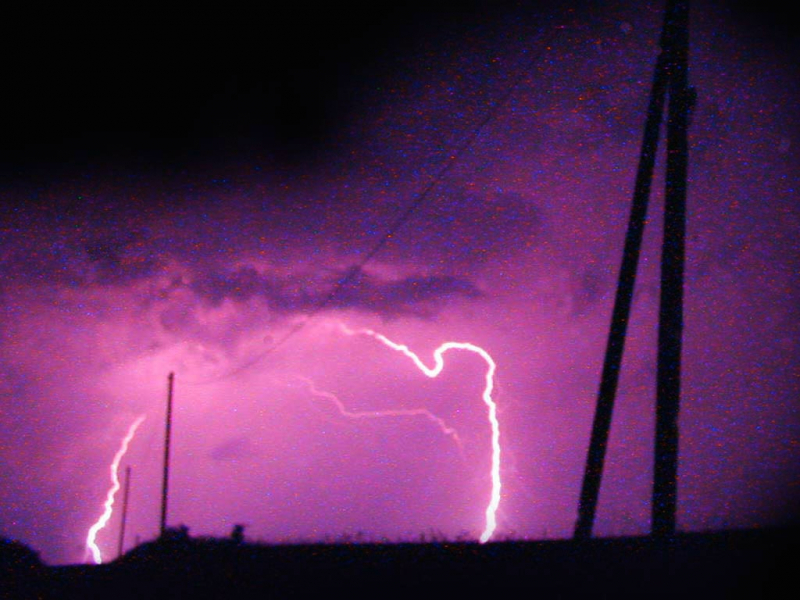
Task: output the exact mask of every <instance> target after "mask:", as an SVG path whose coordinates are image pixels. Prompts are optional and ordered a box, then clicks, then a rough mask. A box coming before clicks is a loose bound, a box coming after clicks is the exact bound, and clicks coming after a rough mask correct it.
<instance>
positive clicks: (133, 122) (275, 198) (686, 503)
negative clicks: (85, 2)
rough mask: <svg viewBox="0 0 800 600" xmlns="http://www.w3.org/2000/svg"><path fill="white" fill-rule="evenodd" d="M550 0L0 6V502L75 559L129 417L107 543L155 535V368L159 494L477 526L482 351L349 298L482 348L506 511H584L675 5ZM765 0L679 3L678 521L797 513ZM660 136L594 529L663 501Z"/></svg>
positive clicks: (341, 521)
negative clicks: (627, 234) (668, 11)
mask: <svg viewBox="0 0 800 600" xmlns="http://www.w3.org/2000/svg"><path fill="white" fill-rule="evenodd" d="M557 4H561V3H552V4H550V3H544V2H501V3H488V2H471V3H469V2H468V3H466V4H463V5H462V7H461V8H460V9H455V8H453V7H451V6H449V5H447V4H445V3H437V2H434V3H432V4H431V3H411V4H409V5H407V6H405V7H404V8H397V9H389V8H386V9H385V10H383V9H381V10H377V9H375V10H373V11H371V12H368V13H366V14H364V13H357V12H356V9H355V8H354V6H355V4H347V3H345V5H344V6H342V7H339V8H338V9H337V10H335V11H334V9H332V8H331V9H324V10H323V12H321V13H320V12H317V13H315V12H314V11H305V10H301V9H300V8H298V9H296V10H289V9H287V12H286V13H280V14H278V13H277V12H276V13H266V14H259V15H255V14H247V13H244V12H236V11H233V10H230V11H229V10H227V9H225V12H223V13H221V14H211V13H202V14H200V13H195V14H191V15H186V14H163V13H159V18H158V19H155V18H154V17H153V14H154V13H151V12H149V11H148V10H147V9H144V8H142V9H137V10H139V12H138V13H132V14H129V15H121V14H120V13H119V12H118V11H117V10H116V9H115V10H114V11H113V12H111V11H109V12H107V13H106V14H100V15H99V18H100V22H102V23H105V24H104V25H103V26H102V27H99V28H97V29H94V28H90V27H89V26H88V25H87V24H86V23H88V22H90V21H88V20H86V19H85V18H84V17H87V15H88V14H89V13H87V14H86V15H84V14H70V15H58V14H52V15H49V16H47V17H43V16H41V15H21V16H20V17H19V20H18V21H16V20H14V21H12V25H13V26H14V28H15V32H14V36H11V38H10V41H9V38H8V36H6V40H5V41H4V42H3V43H4V44H8V45H9V47H8V48H7V49H4V54H5V55H6V56H9V54H8V52H11V51H12V50H13V51H14V52H15V53H16V54H14V55H15V56H18V57H19V60H18V61H12V62H13V64H12V65H11V66H10V67H9V72H8V76H7V79H6V82H5V83H4V91H3V94H4V96H5V97H7V99H8V102H6V108H5V109H4V112H3V114H2V124H3V128H4V131H5V134H4V136H3V137H4V141H3V142H2V158H3V163H2V165H0V175H2V182H0V184H1V185H0V197H1V198H2V212H1V213H0V231H1V232H2V237H0V273H1V274H2V279H0V311H2V319H1V320H0V417H1V419H0V434H2V435H0V478H2V486H0V534H2V535H3V536H6V537H11V538H16V539H19V540H21V541H23V542H25V543H27V544H29V545H31V546H32V547H33V548H35V549H36V550H38V551H39V552H41V554H42V557H43V558H44V559H45V560H46V561H48V562H52V563H70V562H79V561H82V560H85V559H86V551H85V546H84V540H85V537H86V532H87V530H88V529H89V527H90V526H91V525H92V523H94V522H95V521H96V519H97V518H98V517H99V516H100V513H101V512H102V503H103V501H104V499H105V495H106V492H107V490H108V487H109V485H110V481H109V473H108V465H109V463H110V461H111V459H112V458H113V456H114V454H115V452H116V451H117V449H118V447H119V444H120V441H121V439H122V438H123V436H124V435H125V432H126V431H127V429H128V427H129V426H130V425H131V423H133V422H134V420H135V419H136V418H137V417H138V416H140V415H146V420H145V421H144V423H143V424H142V426H141V427H140V428H139V430H138V431H137V433H136V436H135V437H134V439H133V441H132V442H131V445H130V448H129V451H128V453H127V455H126V456H125V457H124V459H123V461H122V466H123V467H124V466H125V465H130V466H131V467H132V469H133V479H132V488H131V501H130V514H129V519H128V532H127V539H128V541H129V546H130V545H132V544H133V543H135V541H136V540H137V539H139V540H141V541H144V540H147V539H151V538H153V537H154V536H155V535H156V534H157V531H158V520H159V494H160V484H161V482H160V475H161V460H162V434H163V428H164V412H165V396H166V381H167V374H168V373H169V372H170V371H174V372H175V374H176V375H175V377H176V386H175V410H174V425H173V472H172V480H171V490H172V494H171V498H170V510H169V522H170V524H172V525H179V524H185V525H187V526H188V527H189V528H190V531H191V533H193V534H198V535H201V534H207V535H228V534H229V533H230V531H231V529H232V527H233V525H234V524H236V523H244V524H246V525H247V528H246V534H247V535H248V537H250V538H251V539H261V540H263V541H269V542H276V541H288V542H291V541H301V540H325V539H334V540H335V539H341V538H342V537H344V536H355V535H362V536H363V537H364V538H366V539H373V540H380V539H389V540H405V539H418V538H419V536H420V534H422V533H425V534H426V535H430V534H431V533H432V532H433V533H434V534H435V535H439V536H446V537H453V538H455V537H457V536H463V537H466V538H469V539H472V538H476V537H477V536H478V535H479V534H480V531H481V530H482V528H483V511H484V509H485V507H486V504H487V502H488V495H489V491H490V481H489V464H490V463H489V461H490V445H489V444H490V431H489V428H488V424H487V420H486V408H485V406H484V405H483V403H482V401H481V397H480V395H481V392H482V385H483V377H484V374H485V368H486V367H485V363H484V362H483V361H482V360H481V359H480V358H479V357H477V356H476V355H473V354H469V353H464V352H460V353H459V352H452V353H448V354H447V355H446V364H445V369H444V372H443V373H442V375H441V376H440V377H439V378H438V379H435V380H429V379H427V378H426V377H424V376H423V375H422V374H421V373H420V372H419V371H418V370H417V369H416V367H414V365H413V364H412V363H411V362H410V361H409V360H408V359H406V358H405V357H403V356H401V355H399V354H397V353H395V352H393V351H391V350H390V349H388V348H386V347H384V346H381V345H380V344H379V343H377V342H376V341H375V340H374V339H372V338H370V337H367V336H359V335H356V336H347V335H343V334H342V332H341V329H340V328H339V324H340V323H344V324H346V325H347V326H349V327H351V328H352V329H358V328H361V327H370V328H373V329H375V330H377V331H380V332H382V333H384V334H385V335H387V336H388V337H389V338H391V339H393V340H395V341H397V342H401V343H404V344H407V345H408V346H409V347H410V348H411V349H412V350H414V351H416V352H417V353H418V354H419V355H420V356H421V357H422V359H423V360H424V361H426V362H428V363H429V364H431V363H432V352H433V350H434V349H435V348H436V347H437V346H438V345H439V344H441V343H443V342H445V341H461V342H471V343H473V344H476V345H479V346H481V347H482V348H484V349H486V351H487V352H489V353H490V354H491V355H492V357H493V358H494V360H495V362H496V364H497V373H496V382H495V383H496V388H495V392H494V398H495V400H496V402H497V405H498V411H499V412H498V418H499V421H500V431H501V443H502V447H503V455H502V464H501V475H502V479H503V493H502V499H501V503H500V509H499V512H498V530H497V534H496V535H497V537H499V538H504V537H505V538H519V539H539V538H548V537H565V536H569V535H571V532H572V528H573V525H574V521H575V518H576V510H577V505H578V494H579V490H580V482H581V476H582V472H583V463H584V460H585V455H586V449H587V446H588V441H589V433H590V427H591V420H592V416H593V409H594V402H595V396H596V392H597V388H598V384H599V376H600V369H601V365H602V358H603V351H604V345H605V339H606V335H607V330H608V325H609V320H610V314H611V307H612V302H613V294H614V289H615V284H616V277H617V271H618V269H619V263H620V260H621V252H622V245H623V236H624V231H625V226H626V221H627V216H628V211H629V206H630V197H631V192H632V189H633V181H634V175H635V171H636V165H637V159H638V152H639V145H640V142H641V131H642V126H643V123H644V116H645V107H646V104H647V98H648V93H649V87H650V81H651V77H652V70H653V67H654V64H655V59H656V56H657V53H658V38H659V32H660V27H661V18H662V11H663V3H661V2H656V3H644V4H642V3H638V2H636V3H634V2H612V3H606V4H604V7H603V8H597V7H596V6H589V5H588V4H590V3H587V4H583V3H577V4H575V5H574V6H568V5H567V6H565V5H563V4H562V5H560V6H558V7H557V8H556V5H557ZM772 6H777V4H774V5H770V3H766V4H763V3H762V4H761V5H760V8H759V9H755V8H750V7H749V6H747V5H745V4H744V3H725V2H715V3H714V2H703V3H699V2H698V3H693V7H692V11H693V12H692V31H691V58H690V79H691V82H692V84H693V85H694V86H696V88H697V93H698V102H697V105H696V109H695V112H694V113H693V115H692V122H691V131H690V144H691V156H690V173H689V175H690V180H689V197H688V239H687V271H686V277H687V282H686V307H685V309H686V313H685V338H684V339H685V344H684V354H683V356H684V378H683V404H682V407H681V414H680V427H681V451H680V472H679V501H678V525H679V527H680V528H681V529H684V530H703V529H718V528H722V527H754V526H755V527H757V526H767V525H771V524H778V523H786V522H787V521H789V520H792V519H794V518H795V517H796V513H795V512H794V508H795V506H796V504H797V501H798V488H797V482H798V465H800V444H799V443H798V432H800V415H798V402H799V400H800V398H798V395H799V394H800V382H799V380H798V375H799V373H798V358H800V356H798V352H799V351H800V350H799V349H798V340H799V339H800V319H799V318H798V306H800V298H798V281H797V273H798V269H799V268H800V260H799V257H798V241H797V240H798V230H800V207H799V206H798V191H797V190H798V188H797V185H798V173H800V164H798V162H799V161H798V145H800V137H798V124H797V117H796V115H797V98H798V91H800V90H798V87H799V86H800V78H798V72H797V64H798V61H797V57H798V54H797V46H796V41H793V38H792V36H791V33H790V32H789V31H788V30H787V29H786V27H785V26H781V25H780V24H781V23H782V22H784V20H783V18H782V17H781V16H780V15H779V14H776V13H773V12H770V8H771V7H772ZM776 10H777V9H776ZM94 16H98V15H97V14H95V15H94ZM43 19H45V20H43ZM92 22H95V21H92ZM334 23H338V24H336V25H334ZM23 42H25V43H23ZM6 50H8V52H6ZM451 157H454V158H452V159H451ZM448 165H449V166H448ZM445 168H446V171H445V172H444V174H443V175H440V174H441V173H442V172H443V170H444V169H445ZM662 170H663V154H662V158H661V159H660V160H659V167H658V173H657V177H656V181H655V184H654V194H653V199H652V203H651V212H650V220H649V223H648V228H647V230H646V233H645V242H644V250H643V255H642V261H641V264H640V269H639V279H638V282H637V287H636V294H635V298H634V303H633V314H632V318H631V323H630V328H629V337H628V341H627V346H626V354H625V360H624V364H623V370H622V377H621V383H620V389H619V393H618V397H617V405H616V411H615V415H614V421H613V426H612V430H611V437H610V444H609V453H608V457H607V463H606V472H605V477H604V480H603V485H602V490H601V495H600V503H599V510H598V515H597V523H596V532H597V533H598V534H599V535H617V534H633V533H637V534H639V533H645V532H647V531H648V530H649V520H650V507H649V501H650V486H651V481H652V466H651V462H652V443H653V425H654V397H655V384H654V378H655V344H656V315H657V308H658V260H659V255H660V249H659V246H660V238H661V234H660V228H661V210H662V202H661V200H662V188H663V173H662ZM431 186H432V187H431ZM428 188H430V189H428ZM425 190H428V191H425ZM423 193H424V194H425V195H424V197H420V194H423ZM415 203H418V206H417V208H416V210H414V211H413V213H411V215H410V217H409V218H408V219H406V220H404V222H403V224H402V225H401V226H400V227H398V228H397V229H396V231H394V232H393V234H392V235H391V237H390V238H388V239H387V240H386V241H385V243H384V244H383V245H382V246H381V247H380V248H379V249H378V251H377V252H375V253H374V254H371V253H372V252H373V250H375V249H376V247H377V245H378V244H380V243H381V240H383V239H384V236H386V234H387V232H389V231H390V230H391V228H392V224H393V223H396V222H397V220H398V218H399V217H400V216H401V215H403V213H404V212H405V211H406V210H407V209H408V207H410V206H412V205H414V204H415ZM354 269H355V270H354ZM348 274H349V277H348V279H347V283H346V284H345V285H343V286H341V288H339V289H338V290H337V291H336V293H335V294H334V295H332V296H331V293H332V291H333V290H334V289H335V288H334V286H335V284H336V282H337V281H338V280H341V279H342V278H343V277H345V276H346V275H348ZM334 398H335V399H337V400H338V401H339V402H340V403H341V404H340V405H337V402H336V400H335V399H334ZM337 406H341V407H344V410H345V411H347V412H348V413H350V414H353V413H359V412H375V411H383V410H386V411H401V412H402V411H407V410H411V409H426V410H427V411H429V412H430V413H431V414H435V415H436V416H437V417H438V418H439V419H441V420H443V421H444V422H445V423H446V424H447V425H448V426H449V427H452V428H454V429H455V430H456V431H457V432H458V439H459V440H460V445H459V444H457V443H456V442H455V441H454V438H453V436H450V435H446V434H445V433H443V432H442V430H441V429H440V427H439V426H438V424H437V422H436V421H435V420H433V419H431V418H427V417H426V416H425V415H402V414H401V415H395V416H387V417H385V418H362V419H355V418H351V417H348V416H346V415H345V414H343V413H342V411H340V410H339V408H338V407H337ZM119 517H120V515H119V512H118V511H117V512H115V513H114V515H113V516H112V518H111V520H110V522H109V526H108V527H107V528H106V529H104V530H103V531H101V532H100V534H99V536H98V543H99V545H100V547H101V549H102V550H103V554H104V557H106V558H112V557H113V556H114V555H115V549H116V539H117V537H116V536H117V532H118V529H119Z"/></svg>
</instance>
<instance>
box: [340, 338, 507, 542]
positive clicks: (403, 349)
mask: <svg viewBox="0 0 800 600" xmlns="http://www.w3.org/2000/svg"><path fill="white" fill-rule="evenodd" d="M339 325H340V327H341V329H342V331H343V332H344V333H345V334H347V335H358V334H361V335H368V336H370V337H373V338H375V339H376V340H378V341H379V342H381V343H382V344H384V345H385V346H388V347H389V348H391V349H392V350H395V351H397V352H400V353H401V354H404V355H405V356H407V357H408V358H410V359H411V360H412V361H413V362H414V364H415V365H416V366H417V368H418V369H419V370H420V371H422V373H424V374H425V375H426V376H427V377H430V378H431V379H434V378H435V377H438V376H439V374H440V373H441V372H442V370H443V369H444V358H443V355H444V353H445V352H447V351H448V350H466V351H468V352H473V353H475V354H477V355H478V356H480V357H481V358H482V359H483V360H484V361H485V362H486V365H487V369H486V386H485V387H484V389H483V395H482V398H483V402H484V404H486V406H487V408H488V410H489V425H490V427H491V430H492V467H491V479H492V493H491V497H490V500H489V505H488V506H487V507H486V526H485V527H484V530H483V533H481V536H480V538H479V539H480V542H481V543H482V544H484V543H486V542H488V541H489V540H490V539H491V538H492V535H493V534H494V531H495V529H496V528H497V508H498V506H499V505H500V489H501V482H500V423H499V422H498V420H497V404H495V402H494V400H493V399H492V391H493V390H494V373H495V371H496V370H497V365H496V364H495V362H494V360H493V359H492V357H491V356H490V355H489V353H488V352H486V350H484V349H483V348H481V347H480V346H476V345H474V344H470V343H467V342H445V343H444V344H442V345H441V346H439V347H438V348H436V350H434V351H433V359H434V366H433V367H432V368H430V367H428V366H426V365H425V363H423V362H422V360H421V359H420V358H419V356H417V355H416V354H415V353H414V352H412V351H411V350H410V349H409V347H408V346H406V345H404V344H398V343H397V342H393V341H392V340H390V339H389V338H387V337H386V336H385V335H383V334H380V333H378V332H376V331H373V330H372V329H359V330H358V331H354V330H353V329H350V328H349V327H347V326H346V325H344V324H342V323H340V324H339Z"/></svg>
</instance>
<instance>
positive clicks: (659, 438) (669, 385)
mask: <svg viewBox="0 0 800 600" xmlns="http://www.w3.org/2000/svg"><path fill="white" fill-rule="evenodd" d="M667 6H668V8H667V11H668V14H667V21H668V23H669V34H668V35H669V67H668V68H669V82H670V83H669V111H668V120H667V173H666V193H665V196H664V242H663V246H662V254H661V299H660V304H659V315H658V372H657V383H656V386H657V394H656V435H655V449H654V464H653V505H652V534H653V535H655V536H669V535H672V534H673V533H674V532H675V509H676V505H677V476H678V408H679V405H680V383H681V339H682V333H683V271H684V258H685V247H684V246H685V237H686V176H687V166H688V162H689V160H688V155H689V145H688V141H687V129H688V125H689V110H690V108H691V105H692V103H693V97H694V90H692V89H690V88H689V85H688V73H687V71H688V55H689V3H688V2H687V1H683V2H682V1H679V0H674V1H670V2H669V3H668V4H667Z"/></svg>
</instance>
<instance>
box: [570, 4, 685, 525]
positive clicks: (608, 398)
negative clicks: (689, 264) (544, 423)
mask: <svg viewBox="0 0 800 600" xmlns="http://www.w3.org/2000/svg"><path fill="white" fill-rule="evenodd" d="M688 32H689V3H688V1H680V0H668V1H667V6H666V10H665V14H664V24H663V28H662V31H661V40H660V45H661V52H660V53H659V56H658V59H657V61H656V67H655V72H654V75H653V83H652V87H651V91H650V101H649V105H648V109H647V119H646V121H645V127H644V135H643V139H642V147H641V152H640V155H639V167H638V170H637V173H636V183H635V186H634V193H633V201H632V206H631V213H630V218H629V221H628V229H627V232H626V235H625V246H624V249H623V255H622V265H621V267H620V273H619V280H618V284H617V293H616V297H615V300H614V309H613V312H612V317H611V328H610V330H609V336H608V342H607V345H606V353H605V358H604V361H603V371H602V375H601V380H600V389H599V391H598V395H597V406H596V409H595V416H594V422H593V425H592V434H591V439H590V442H589V450H588V453H587V457H586V467H585V471H584V476H583V484H582V486H581V496H580V505H579V508H578V520H577V522H576V525H575V533H574V536H575V538H589V537H591V535H592V528H593V526H594V518H595V513H596V510H597V498H598V495H599V492H600V483H601V480H602V475H603V464H604V461H605V453H606V447H607V445H608V434H609V429H610V426H611V417H612V413H613V408H614V399H615V396H616V391H617V384H618V382H619V372H620V367H621V364H622V355H623V351H624V348H625V335H626V333H627V326H628V322H629V317H630V308H631V302H632V299H633V288H634V284H635V282H636V269H637V266H638V263H639V254H640V251H641V245H642V235H643V233H644V226H645V222H646V218H647V205H648V201H649V198H650V188H651V184H652V180H653V169H654V165H655V160H656V153H657V150H658V139H659V130H660V128H661V122H662V120H663V113H664V100H665V96H667V95H668V96H669V106H668V114H667V168H666V186H665V201H664V239H663V244H662V254H661V296H660V301H659V321H658V367H657V383H656V388H657V389H656V434H655V449H654V470H653V473H654V475H653V496H652V517H651V532H652V534H653V535H656V536H665V535H666V536H668V535H671V534H673V533H674V532H675V509H676V503H677V463H678V409H679V404H680V365H681V340H682V332H683V270H684V257H685V250H684V246H685V231H686V175H687V166H688V143H687V130H688V121H689V110H690V108H691V105H692V103H693V101H694V90H693V89H692V88H690V87H689V86H688V54H689V52H688V48H689V34H688Z"/></svg>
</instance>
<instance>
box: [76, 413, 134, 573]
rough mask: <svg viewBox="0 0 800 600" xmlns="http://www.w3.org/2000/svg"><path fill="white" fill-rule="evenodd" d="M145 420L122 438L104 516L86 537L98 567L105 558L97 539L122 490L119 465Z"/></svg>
mask: <svg viewBox="0 0 800 600" xmlns="http://www.w3.org/2000/svg"><path fill="white" fill-rule="evenodd" d="M144 419H145V415H142V416H140V417H138V418H137V419H136V420H135V421H134V422H133V423H132V424H131V426H130V427H129V428H128V433H127V434H125V437H124V438H122V443H121V444H120V446H119V450H117V453H116V454H115V455H114V459H113V460H112V461H111V465H110V470H111V487H110V488H109V489H108V494H107V495H106V501H105V504H104V505H103V514H101V515H100V518H99V519H97V521H96V522H95V524H94V525H92V526H91V527H90V528H89V533H88V534H87V535H86V548H87V550H89V551H90V552H91V553H92V558H93V559H94V562H95V564H97V565H99V564H101V563H102V562H103V556H102V554H101V553H100V548H98V546H97V543H96V542H95V539H96V538H97V533H98V532H99V531H100V530H101V529H103V527H105V526H106V524H107V523H108V520H109V519H110V518H111V514H112V512H113V511H114V497H115V496H116V495H117V492H118V491H119V488H120V483H119V475H118V471H119V463H120V461H121V460H122V457H123V456H125V453H126V452H127V451H128V444H130V443H131V440H132V439H133V436H134V435H136V430H137V429H138V428H139V425H141V424H142V421H144Z"/></svg>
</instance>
